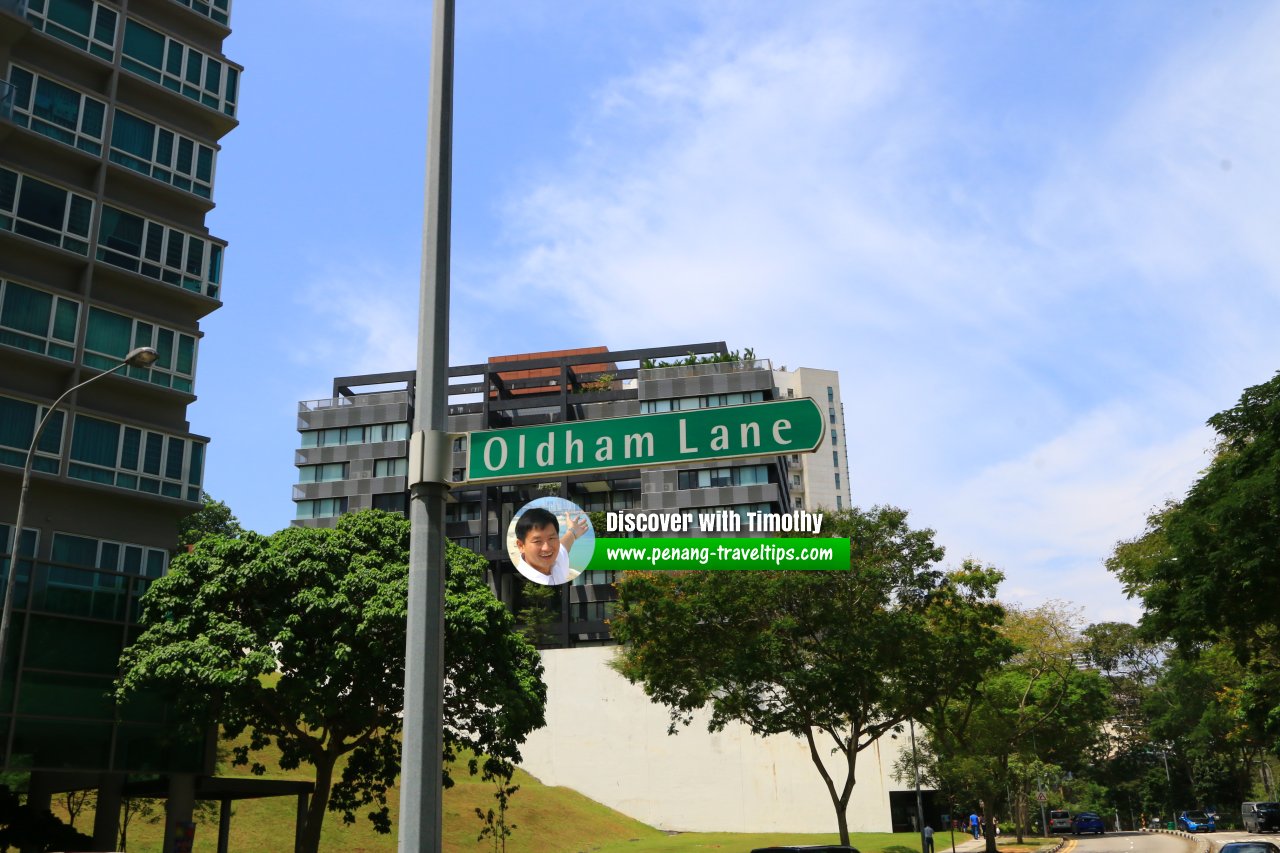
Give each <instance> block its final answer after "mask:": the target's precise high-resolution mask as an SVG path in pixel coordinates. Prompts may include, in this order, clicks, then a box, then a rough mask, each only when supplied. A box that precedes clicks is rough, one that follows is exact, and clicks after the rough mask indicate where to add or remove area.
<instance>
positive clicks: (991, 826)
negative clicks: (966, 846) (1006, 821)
mask: <svg viewBox="0 0 1280 853" xmlns="http://www.w3.org/2000/svg"><path fill="white" fill-rule="evenodd" d="M982 828H983V834H984V835H986V837H987V851H986V853H996V818H995V815H993V814H991V813H990V812H988V813H987V814H986V815H985V816H984V820H983V821H982Z"/></svg>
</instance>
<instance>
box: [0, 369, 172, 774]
mask: <svg viewBox="0 0 1280 853" xmlns="http://www.w3.org/2000/svg"><path fill="white" fill-rule="evenodd" d="M159 357H160V353H158V352H156V351H155V350H154V349H152V348H151V347H138V348H137V349H133V350H130V351H129V353H128V354H127V355H126V356H125V357H124V360H123V361H121V362H120V363H119V364H117V365H116V366H115V367H113V368H111V369H110V370H106V371H103V372H102V373H99V374H97V375H96V376H90V377H89V378H88V379H86V380H85V381H83V382H81V383H80V384H79V385H72V386H71V387H70V388H68V389H67V390H66V391H63V392H62V396H61V397H59V398H58V399H56V400H54V401H53V404H52V405H50V406H49V408H48V409H47V410H46V411H45V413H44V417H43V418H41V419H40V422H39V423H37V424H36V431H35V432H34V433H33V434H32V436H31V446H30V447H28V448H27V462H26V464H25V465H24V466H23V467H22V491H21V492H20V493H19V495H18V517H17V519H16V520H15V521H14V525H13V547H12V548H10V549H9V553H10V559H9V578H8V580H6V581H5V586H4V609H3V611H0V685H3V684H4V664H5V655H6V654H7V653H8V649H9V617H10V616H11V615H12V613H13V594H14V589H15V588H16V587H17V578H18V549H19V548H20V546H21V543H22V523H23V521H25V520H26V519H25V516H26V514H27V491H28V490H29V489H30V488H31V464H32V463H33V462H34V461H35V457H36V445H37V444H39V443H40V433H42V432H44V427H45V424H47V423H48V422H49V418H50V417H52V416H53V413H54V412H55V411H56V410H57V408H58V404H59V403H61V402H62V401H63V400H65V399H67V397H68V396H69V395H70V394H71V393H72V392H74V391H79V390H80V389H81V388H83V387H84V386H86V385H88V384H89V383H91V382H97V381H98V380H99V379H101V378H102V377H104V376H106V375H107V374H110V373H115V372H116V371H117V370H119V369H120V368H122V367H150V366H151V365H152V364H154V363H155V361H156V359H157V358H159ZM6 761H7V759H6Z"/></svg>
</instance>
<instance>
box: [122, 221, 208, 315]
mask: <svg viewBox="0 0 1280 853" xmlns="http://www.w3.org/2000/svg"><path fill="white" fill-rule="evenodd" d="M224 248H225V244H224V243H220V242H214V241H213V240H212V239H211V238H208V237H197V236H195V235H194V234H188V233H186V232H185V231H179V230H178V229H177V228H169V227H168V226H165V225H161V224H160V223H159V222H154V221H152V220H150V219H144V218H143V217H141V216H138V215H137V214H134V213H129V212H128V211H124V210H119V209H117V208H114V207H111V206H109V205H105V206H104V207H103V209H102V221H101V222H100V223H99V226H98V251H97V257H98V260H100V261H103V262H105V263H108V264H111V265H112V266H117V267H120V268H121V269H126V270H129V271H130V272H136V273H140V274H142V275H145V276H146V277H147V278H154V279H156V280H157V281H163V282H164V283H165V284H172V285H174V286H175V287H181V288H182V289H183V290H190V291H192V292H193V293H199V294H203V295H204V296H209V297H212V298H213V299H217V298H218V292H219V287H220V283H221V278H222V251H223V249H224Z"/></svg>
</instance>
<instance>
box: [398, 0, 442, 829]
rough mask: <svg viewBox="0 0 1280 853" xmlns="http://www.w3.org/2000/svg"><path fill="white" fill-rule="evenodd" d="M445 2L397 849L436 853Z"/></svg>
mask: <svg viewBox="0 0 1280 853" xmlns="http://www.w3.org/2000/svg"><path fill="white" fill-rule="evenodd" d="M453 12H454V0H435V6H434V13H433V15H432V19H431V98H430V115H429V118H428V127H429V134H428V139H427V175H426V199H425V208H426V210H425V213H424V219H425V221H424V223H423V231H422V274H421V281H420V287H419V304H418V368H417V370H418V372H417V378H416V381H415V383H414V395H413V397H414V398H413V435H412V436H411V440H410V443H409V476H408V481H409V495H410V501H409V522H410V525H409V530H410V533H409V618H408V625H407V627H406V631H405V635H406V645H405V658H404V660H405V667H404V669H405V673H404V735H403V744H402V751H401V760H400V838H399V849H400V851H401V853H440V845H441V842H442V832H443V825H442V823H443V818H442V806H441V795H442V784H441V767H440V762H441V754H442V752H443V750H442V737H443V734H442V732H443V720H444V707H443V705H444V581H445V565H444V559H445V540H444V496H445V492H446V491H447V489H448V485H447V482H448V479H449V478H448V473H449V472H448V467H449V464H450V458H449V451H450V449H451V448H450V444H449V441H448V435H447V434H446V432H445V429H446V427H447V416H448V402H449V223H450V209H451V205H450V196H451V192H452V175H453Z"/></svg>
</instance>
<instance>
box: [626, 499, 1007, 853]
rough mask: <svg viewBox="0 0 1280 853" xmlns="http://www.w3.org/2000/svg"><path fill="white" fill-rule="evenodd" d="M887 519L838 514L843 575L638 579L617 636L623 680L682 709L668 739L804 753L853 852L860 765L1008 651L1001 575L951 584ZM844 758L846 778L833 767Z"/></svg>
mask: <svg viewBox="0 0 1280 853" xmlns="http://www.w3.org/2000/svg"><path fill="white" fill-rule="evenodd" d="M906 517H907V514H906V512H904V511H902V510H900V509H894V508H891V507H879V508H874V509H872V510H870V511H865V512H864V511H862V510H857V509H854V510H846V511H843V512H833V513H827V514H826V515H825V516H824V519H823V531H822V532H823V534H825V535H834V536H843V537H847V538H849V539H850V547H851V563H852V565H851V566H850V568H849V571H847V572H844V571H842V572H692V573H686V574H678V575H672V574H669V573H661V572H654V573H646V572H635V573H628V574H627V575H626V576H625V578H624V579H623V580H622V581H621V582H619V584H618V590H619V601H618V609H617V610H616V611H615V613H614V617H613V619H612V626H613V630H614V634H615V636H616V637H617V638H618V639H619V640H620V641H621V642H622V643H623V646H622V647H621V649H620V653H619V658H618V660H617V662H616V666H617V668H618V670H619V671H620V672H621V673H622V674H623V675H624V676H626V677H627V678H628V679H630V680H631V681H632V682H633V683H634V682H639V683H641V684H643V685H644V689H645V692H646V693H647V694H648V695H649V696H650V698H652V699H653V700H654V701H655V702H658V703H661V704H663V705H666V706H667V707H668V709H669V710H670V719H671V723H670V726H669V728H668V732H669V733H671V734H674V733H675V732H676V731H677V730H678V728H679V727H680V726H683V725H688V724H689V723H691V722H692V719H693V713H694V712H695V711H697V710H699V709H701V708H704V707H707V708H709V709H710V719H709V721H708V724H707V726H708V729H709V730H710V731H719V730H721V729H723V728H724V727H725V726H726V725H728V724H729V723H730V722H735V721H736V722H740V723H743V724H745V725H747V726H748V727H750V729H751V731H752V732H753V733H755V734H758V735H774V734H790V735H794V736H798V737H802V738H804V739H805V740H806V741H807V743H808V745H809V754H810V757H811V758H812V760H813V763H814V766H815V767H816V769H817V771H818V773H819V774H820V775H821V776H822V780H823V782H824V784H825V785H826V788H827V791H828V794H829V795H830V797H831V803H832V806H833V808H834V809H835V813H836V823H837V826H838V828H839V832H840V837H841V840H842V842H843V843H848V840H849V827H848V817H847V813H846V812H847V809H848V805H849V799H850V795H851V794H852V792H853V787H854V782H855V778H856V776H855V770H856V766H857V758H858V754H859V753H860V752H861V751H862V750H863V749H866V748H867V747H869V746H871V745H872V744H874V743H875V742H876V740H877V739H878V738H880V737H881V736H883V735H885V734H888V733H890V732H893V731H895V730H897V729H900V728H901V724H902V723H903V721H905V720H906V719H907V718H908V717H911V716H913V715H914V716H919V715H920V714H922V713H923V712H924V710H925V708H927V707H928V706H929V705H931V704H933V703H936V702H939V701H947V700H948V699H949V698H950V697H952V696H961V695H964V694H965V693H966V692H967V691H968V690H969V689H970V688H969V685H972V684H974V683H976V682H977V681H978V680H979V678H980V677H981V675H982V674H983V673H984V672H985V671H986V670H987V669H988V668H990V667H991V666H994V665H995V664H996V663H998V662H999V661H1000V660H1001V659H1003V656H1004V655H1005V654H1006V652H1007V647H1006V644H1005V643H1004V642H1003V641H1002V640H1001V638H1000V636H999V634H998V633H997V631H996V626H997V625H998V624H999V622H1000V619H1001V616H1002V612H1003V611H1002V609H1001V607H1000V606H999V605H998V604H997V603H996V602H995V600H994V594H995V590H996V587H997V585H998V583H999V581H1000V579H1001V575H1000V573H999V572H997V571H995V570H994V569H989V568H983V567H980V566H977V565H974V564H972V563H966V564H965V565H964V566H963V567H962V568H960V569H957V570H955V571H951V572H944V571H942V570H940V569H938V568H937V563H938V562H939V561H940V560H941V559H942V557H943V551H942V549H941V548H940V547H938V546H937V545H936V544H934V541H933V531H931V530H913V529H911V528H910V527H909V526H908V525H907V523H906ZM831 755H834V756H836V761H835V765H836V767H835V772H834V773H833V771H832V769H831V768H830V767H829V766H828V762H827V761H825V760H824V756H831Z"/></svg>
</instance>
